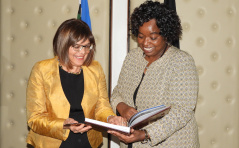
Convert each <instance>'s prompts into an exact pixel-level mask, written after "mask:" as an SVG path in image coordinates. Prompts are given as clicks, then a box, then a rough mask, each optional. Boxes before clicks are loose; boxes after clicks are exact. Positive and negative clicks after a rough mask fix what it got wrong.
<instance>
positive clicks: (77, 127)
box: [63, 118, 92, 134]
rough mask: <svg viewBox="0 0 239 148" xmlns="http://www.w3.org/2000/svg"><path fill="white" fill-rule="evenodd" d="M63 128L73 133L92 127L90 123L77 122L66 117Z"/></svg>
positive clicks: (82, 131)
mask: <svg viewBox="0 0 239 148" xmlns="http://www.w3.org/2000/svg"><path fill="white" fill-rule="evenodd" d="M63 128H64V129H70V130H71V131H72V132H73V133H81V134H83V133H84V132H87V131H88V130H90V129H92V127H91V126H90V125H86V124H83V123H78V122H77V121H76V120H74V119H72V118H68V119H66V120H65V121H64V126H63Z"/></svg>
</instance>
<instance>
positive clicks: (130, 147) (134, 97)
mask: <svg viewBox="0 0 239 148" xmlns="http://www.w3.org/2000/svg"><path fill="white" fill-rule="evenodd" d="M144 75H145V74H144V73H143V75H142V78H141V81H140V82H139V85H138V87H137V88H136V89H135V91H134V96H133V100H134V106H135V109H136V110H137V106H136V96H137V94H138V90H139V87H140V84H141V82H142V81H143V79H144ZM128 148H132V143H129V145H128Z"/></svg>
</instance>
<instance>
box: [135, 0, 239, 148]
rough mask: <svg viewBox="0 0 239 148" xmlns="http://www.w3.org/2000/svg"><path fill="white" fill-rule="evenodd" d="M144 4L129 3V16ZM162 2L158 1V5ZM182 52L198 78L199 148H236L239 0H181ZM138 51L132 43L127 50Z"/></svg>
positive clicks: (139, 0)
mask: <svg viewBox="0 0 239 148" xmlns="http://www.w3.org/2000/svg"><path fill="white" fill-rule="evenodd" d="M144 1H145V0H131V12H132V10H133V9H134V8H135V7H136V6H139V5H140V4H141V3H142V2H144ZM160 2H163V0H160ZM176 4H177V12H178V15H179V16H180V18H181V21H182V26H183V37H182V39H181V40H180V47H181V49H182V50H185V51H187V52H189V53H190V54H191V55H192V56H193V57H194V59H195V63H196V66H197V69H198V73H199V83H200V84H199V87H200V88H199V97H198V103H197V107H196V119H197V122H198V126H199V138H200V139H199V140H200V144H201V147H202V148H210V147H213V148H226V147H228V148H229V147H230V148H238V147H239V142H238V138H239V116H238V113H239V92H238V88H239V83H238V82H239V81H238V78H239V74H238V68H239V61H238V59H239V48H238V41H239V30H238V27H237V26H238V25H239V16H238V8H239V1H238V0H229V1H219V0H200V1H196V0H180V1H176ZM135 47H137V44H136V42H135V41H134V40H131V48H135Z"/></svg>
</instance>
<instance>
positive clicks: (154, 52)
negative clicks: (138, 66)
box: [137, 19, 166, 61]
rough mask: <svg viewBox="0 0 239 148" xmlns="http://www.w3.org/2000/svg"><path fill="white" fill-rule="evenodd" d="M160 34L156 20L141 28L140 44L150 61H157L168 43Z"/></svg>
mask: <svg viewBox="0 0 239 148" xmlns="http://www.w3.org/2000/svg"><path fill="white" fill-rule="evenodd" d="M159 32H160V30H159V28H158V26H157V25H156V20H155V19H152V20H150V21H148V22H145V23H144V24H143V26H141V27H139V33H138V37H137V40H138V44H139V47H140V48H141V49H142V50H143V52H144V54H145V56H146V57H145V59H146V60H148V61H155V60H157V59H158V58H160V57H161V55H162V54H163V52H164V51H163V50H164V48H165V47H166V41H165V40H164V38H163V37H162V36H160V35H159Z"/></svg>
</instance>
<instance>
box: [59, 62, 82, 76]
mask: <svg viewBox="0 0 239 148" xmlns="http://www.w3.org/2000/svg"><path fill="white" fill-rule="evenodd" d="M59 66H60V68H61V69H62V70H64V69H63V68H62V65H61V64H59ZM64 71H65V72H67V73H70V74H74V75H79V74H80V73H81V68H80V71H79V72H69V71H66V70H64Z"/></svg>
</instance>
